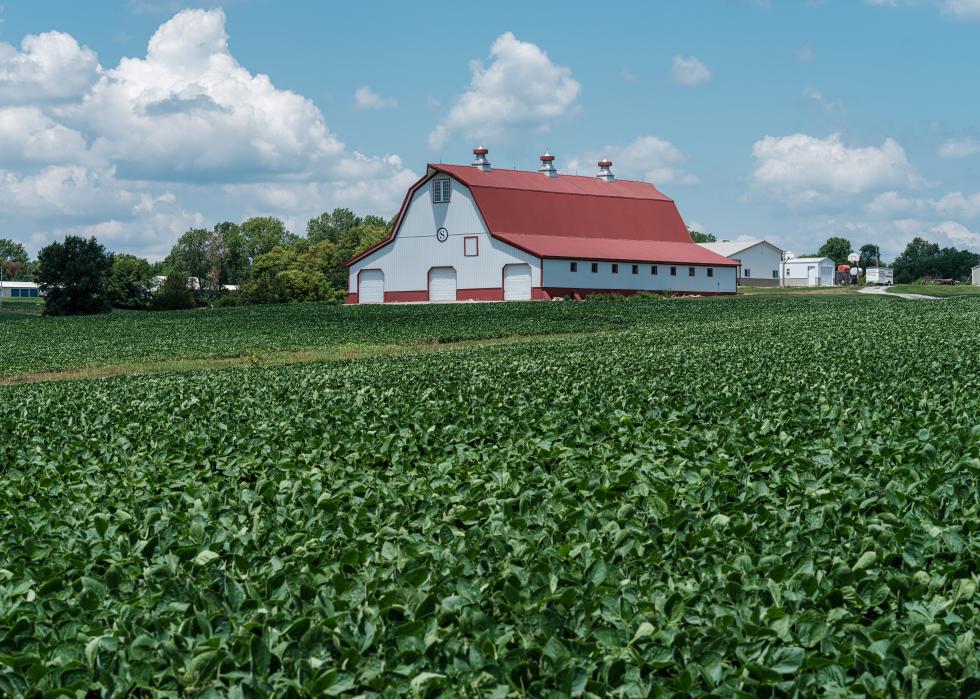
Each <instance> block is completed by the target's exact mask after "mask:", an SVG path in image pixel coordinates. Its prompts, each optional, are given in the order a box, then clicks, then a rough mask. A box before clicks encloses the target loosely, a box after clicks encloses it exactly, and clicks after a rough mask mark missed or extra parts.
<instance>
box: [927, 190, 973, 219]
mask: <svg viewBox="0 0 980 699" xmlns="http://www.w3.org/2000/svg"><path fill="white" fill-rule="evenodd" d="M935 206H936V211H938V212H939V213H940V214H941V215H942V216H949V217H954V216H955V217H960V218H976V217H978V216H980V192H978V193H976V194H972V195H969V194H963V193H962V192H951V193H950V194H947V195H945V196H944V197H942V198H940V199H939V200H937V201H936V203H935Z"/></svg>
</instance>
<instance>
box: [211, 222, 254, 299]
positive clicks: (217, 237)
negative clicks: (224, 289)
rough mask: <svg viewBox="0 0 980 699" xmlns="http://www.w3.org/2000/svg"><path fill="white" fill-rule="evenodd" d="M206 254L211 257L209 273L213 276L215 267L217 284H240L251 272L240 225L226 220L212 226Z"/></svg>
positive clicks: (250, 263) (246, 246)
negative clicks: (212, 229)
mask: <svg viewBox="0 0 980 699" xmlns="http://www.w3.org/2000/svg"><path fill="white" fill-rule="evenodd" d="M211 237H212V240H211V244H210V246H209V248H208V254H209V256H210V258H211V275H212V276H215V272H214V269H215V267H217V269H218V273H217V278H218V282H217V284H218V285H219V286H220V285H221V284H241V283H242V282H244V281H245V280H246V279H248V277H249V275H250V274H251V272H252V261H251V259H250V257H249V251H248V245H247V243H246V240H245V234H244V233H243V232H242V228H241V226H239V225H238V224H237V223H231V222H229V221H226V222H224V223H219V224H218V225H217V226H215V227H214V233H213V234H212V236H211Z"/></svg>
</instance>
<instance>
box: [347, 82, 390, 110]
mask: <svg viewBox="0 0 980 699" xmlns="http://www.w3.org/2000/svg"><path fill="white" fill-rule="evenodd" d="M397 106H398V100H396V99H395V98H394V97H382V96H381V95H379V94H378V93H377V92H375V91H374V90H372V89H371V88H370V87H368V86H367V85H362V86H361V87H359V88H357V89H356V90H355V91H354V107H356V108H357V109H388V108H390V107H397Z"/></svg>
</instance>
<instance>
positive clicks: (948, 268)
mask: <svg viewBox="0 0 980 699" xmlns="http://www.w3.org/2000/svg"><path fill="white" fill-rule="evenodd" d="M852 252H854V249H853V247H852V246H851V241H850V240H848V239H847V238H843V237H840V236H833V237H830V238H828V239H827V242H825V243H824V244H823V245H821V246H820V249H819V250H818V251H817V255H818V256H820V257H829V258H830V259H832V260H833V261H834V263H835V264H838V265H842V264H849V263H848V259H847V257H848V255H850V254H851V253H852ZM857 253H858V255H859V256H860V259H859V260H858V263H857V266H858V267H860V268H861V269H867V268H868V267H876V266H878V265H879V264H880V262H881V261H880V259H879V254H880V253H879V247H878V246H877V245H875V244H873V243H867V244H865V245H862V246H861V247H860V248H859V249H858V251H857ZM978 264H980V255H978V254H977V253H975V252H970V251H969V250H957V249H956V248H954V247H946V248H941V247H940V246H939V244H938V243H930V242H929V241H927V240H925V239H924V238H919V237H915V238H913V239H912V241H911V242H909V244H908V245H906V246H905V250H904V251H903V252H902V254H901V255H899V256H898V257H896V258H895V261H894V262H893V263H892V265H891V266H892V269H893V270H894V271H895V283H896V284H910V283H912V282H917V281H929V280H933V279H952V280H954V281H958V282H962V281H967V280H969V279H970V272H971V270H972V269H973V268H974V267H976V266H977V265H978Z"/></svg>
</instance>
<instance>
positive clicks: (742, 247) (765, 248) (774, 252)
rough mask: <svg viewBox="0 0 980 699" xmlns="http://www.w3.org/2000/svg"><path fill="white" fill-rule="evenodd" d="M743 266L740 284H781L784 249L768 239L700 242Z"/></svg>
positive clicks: (706, 247)
mask: <svg viewBox="0 0 980 699" xmlns="http://www.w3.org/2000/svg"><path fill="white" fill-rule="evenodd" d="M698 244H699V245H700V246H701V247H703V248H705V249H707V250H710V251H711V252H715V253H718V254H719V255H722V256H724V257H727V258H728V259H730V260H735V261H736V262H738V263H739V264H740V265H741V266H740V267H739V269H738V283H739V285H740V286H779V267H780V262H782V260H783V250H782V249H780V248H777V247H776V246H775V245H773V244H772V243H770V242H769V241H767V240H722V241H720V242H717V243H698Z"/></svg>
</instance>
